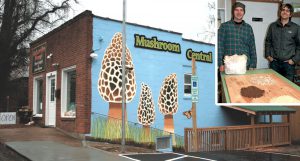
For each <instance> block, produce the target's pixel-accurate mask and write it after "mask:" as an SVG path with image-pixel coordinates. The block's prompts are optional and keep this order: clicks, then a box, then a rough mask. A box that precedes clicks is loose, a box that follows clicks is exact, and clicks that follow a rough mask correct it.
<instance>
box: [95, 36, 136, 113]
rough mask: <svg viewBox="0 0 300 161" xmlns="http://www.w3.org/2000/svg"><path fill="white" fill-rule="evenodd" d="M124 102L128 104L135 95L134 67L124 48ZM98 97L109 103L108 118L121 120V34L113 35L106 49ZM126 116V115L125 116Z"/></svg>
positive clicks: (127, 51) (127, 50) (99, 80)
mask: <svg viewBox="0 0 300 161" xmlns="http://www.w3.org/2000/svg"><path fill="white" fill-rule="evenodd" d="M125 66H126V75H125V76H126V78H125V81H126V84H125V96H126V98H125V101H126V102H127V103H128V102H130V101H131V100H132V99H133V97H134V96H135V93H136V82H135V75H134V66H133V62H132V58H131V54H130V51H129V49H128V48H127V47H126V63H125ZM98 91H99V94H100V96H101V97H102V98H103V99H104V100H105V101H106V102H109V111H108V116H110V117H112V118H118V119H121V118H122V33H119V32H117V33H115V35H114V36H113V38H112V40H111V43H110V44H109V46H108V47H107V48H106V50H105V53H104V56H103V60H102V66H101V71H100V74H99V79H98ZM125 116H126V115H125Z"/></svg>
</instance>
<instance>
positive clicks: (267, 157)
mask: <svg viewBox="0 0 300 161" xmlns="http://www.w3.org/2000/svg"><path fill="white" fill-rule="evenodd" d="M120 156H122V157H126V158H127V159H130V160H134V161H153V160H157V161H196V160H197V161H199V160H200V161H235V160H238V161H254V160H255V161H299V160H300V156H297V155H289V154H277V153H262V152H252V151H220V152H197V153H186V154H179V153H157V154H124V155H120Z"/></svg>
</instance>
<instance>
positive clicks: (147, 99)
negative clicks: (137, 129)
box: [137, 83, 155, 125]
mask: <svg viewBox="0 0 300 161" xmlns="http://www.w3.org/2000/svg"><path fill="white" fill-rule="evenodd" d="M141 86H142V88H141V94H140V102H139V105H138V112H137V115H138V122H139V123H140V124H142V125H151V124H153V123H154V120H155V108H154V100H153V97H152V92H151V89H150V87H149V86H148V85H147V84H144V83H142V84H141Z"/></svg>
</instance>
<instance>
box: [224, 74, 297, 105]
mask: <svg viewBox="0 0 300 161" xmlns="http://www.w3.org/2000/svg"><path fill="white" fill-rule="evenodd" d="M264 78H268V79H264ZM221 79H222V86H223V94H224V95H225V99H226V103H275V102H276V100H277V102H276V103H286V102H284V101H283V100H286V101H287V103H299V104H300V87H299V86H298V85H296V84H294V83H293V82H291V81H289V80H288V79H286V78H284V77H283V76H281V75H280V74H278V73H277V72H275V71H274V70H272V69H256V70H249V71H247V72H246V74H243V75H227V74H225V73H224V72H222V73H221ZM266 80H268V81H266ZM249 86H255V87H257V88H259V89H261V90H264V94H263V96H261V97H258V98H252V97H245V96H242V95H241V89H242V88H247V87H249ZM283 98H284V99H283ZM291 99H292V100H293V102H291ZM278 100H281V101H283V102H278Z"/></svg>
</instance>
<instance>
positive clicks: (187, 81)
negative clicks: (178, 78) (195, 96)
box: [184, 73, 192, 96]
mask: <svg viewBox="0 0 300 161" xmlns="http://www.w3.org/2000/svg"><path fill="white" fill-rule="evenodd" d="M191 77H192V74H191V73H186V74H184V96H191V89H192V86H191Z"/></svg>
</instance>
